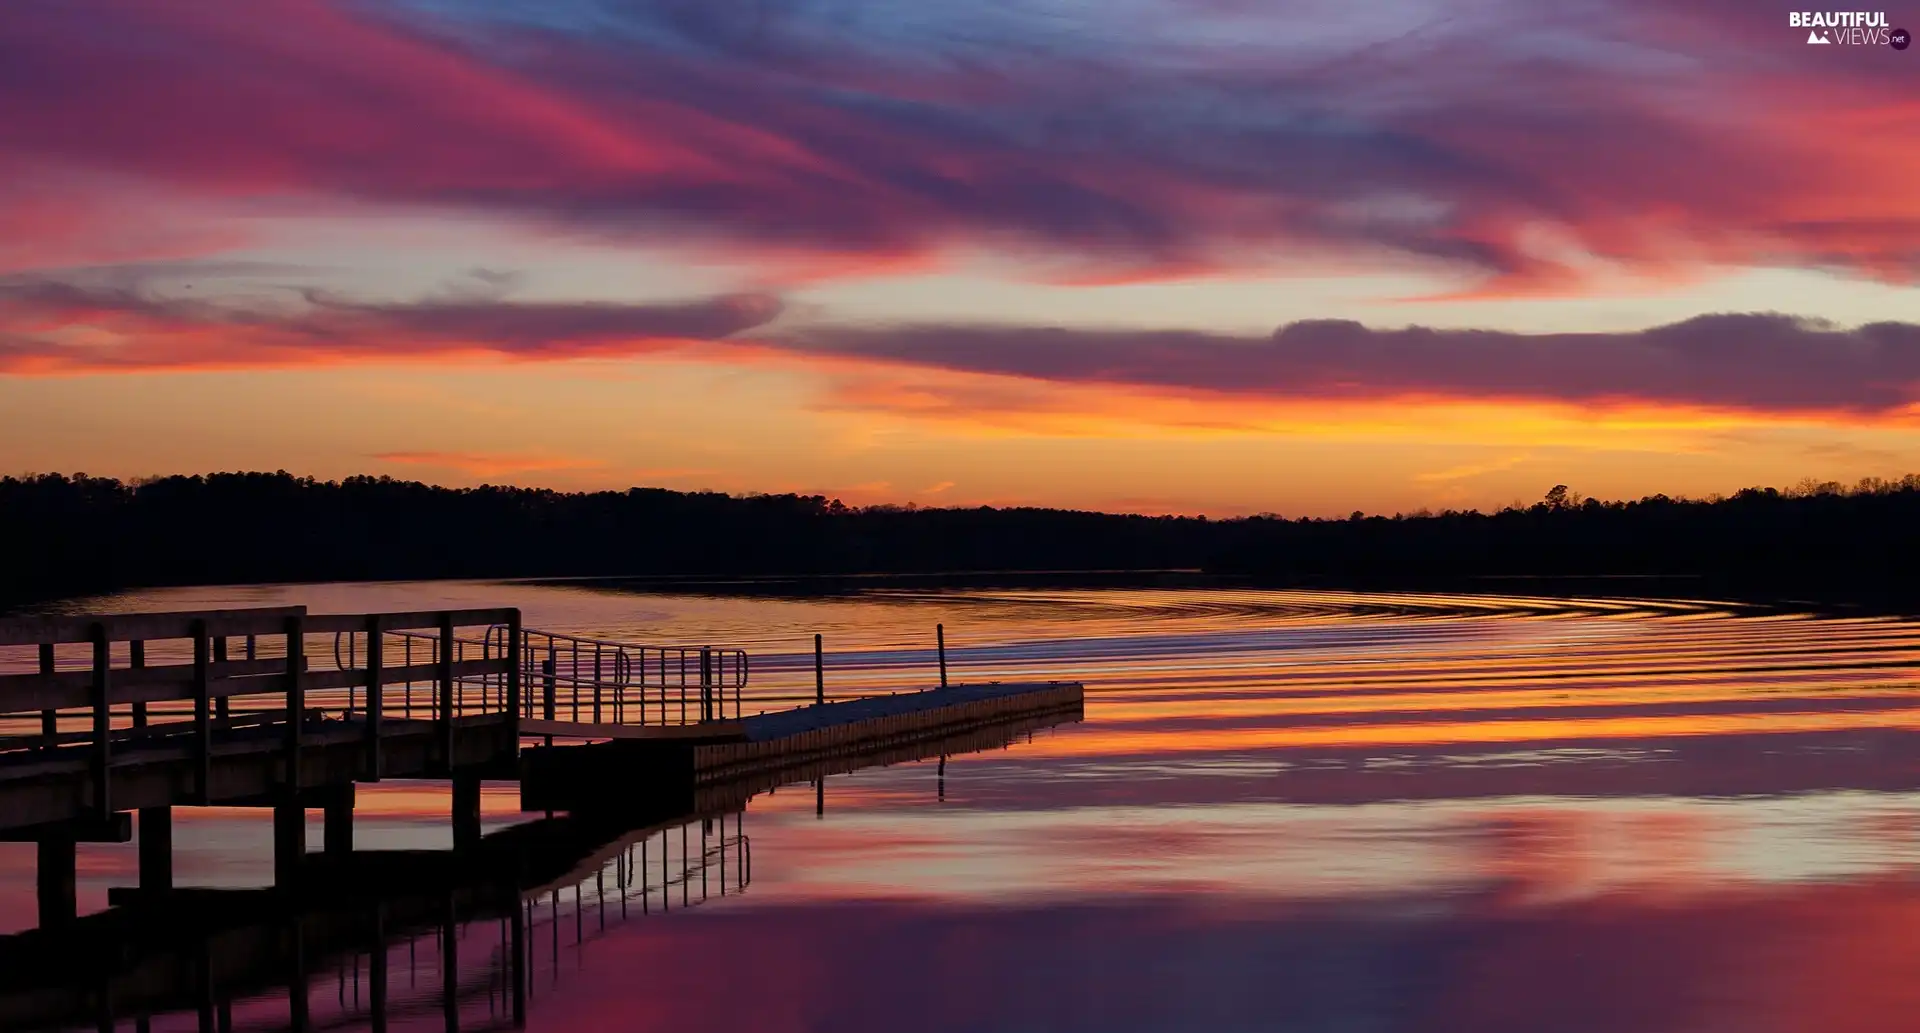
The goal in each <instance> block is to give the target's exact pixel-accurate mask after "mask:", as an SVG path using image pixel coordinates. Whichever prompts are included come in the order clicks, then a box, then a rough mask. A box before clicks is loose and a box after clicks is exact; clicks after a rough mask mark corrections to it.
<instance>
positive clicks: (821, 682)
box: [813, 634, 827, 707]
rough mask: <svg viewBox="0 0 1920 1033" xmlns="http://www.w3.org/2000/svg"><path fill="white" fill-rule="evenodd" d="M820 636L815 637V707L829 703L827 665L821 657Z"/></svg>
mask: <svg viewBox="0 0 1920 1033" xmlns="http://www.w3.org/2000/svg"><path fill="white" fill-rule="evenodd" d="M820 649H821V643H820V636H819V635H817V634H816V635H815V636H813V705H814V706H816V707H817V706H820V705H821V704H823V703H825V702H826V701H827V665H826V663H825V659H824V657H822V656H821V652H820Z"/></svg>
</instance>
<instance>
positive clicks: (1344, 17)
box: [0, 0, 1920, 294]
mask: <svg viewBox="0 0 1920 1033" xmlns="http://www.w3.org/2000/svg"><path fill="white" fill-rule="evenodd" d="M1777 13H1778V12H1775V11H1773V10H1771V9H1769V10H1766V11H1760V10H1758V9H1755V8H1751V6H1750V5H1745V6H1742V5H1729V4H1714V5H1704V6H1697V7H1696V6H1689V7H1688V8H1686V9H1676V8H1672V7H1670V6H1661V7H1659V8H1648V9H1641V8H1640V7H1639V6H1637V5H1635V4H1632V3H1625V2H1622V3H1605V2H1594V0H1589V2H1583V3H1579V4H1573V5H1556V6H1555V7H1553V8H1552V9H1551V10H1549V9H1546V8H1541V7H1539V6H1538V5H1526V4H1519V3H1492V4H1484V5H1473V6H1471V7H1466V6H1460V5H1440V4H1424V5H1423V4H1410V5H1395V6H1394V7H1393V9H1392V10H1391V12H1379V13H1376V14H1375V15H1372V16H1364V15H1363V14H1360V13H1355V12H1354V11H1352V10H1350V9H1349V8H1347V7H1342V6H1338V5H1326V4H1292V5H1275V6H1274V7H1272V8H1271V9H1270V10H1268V9H1261V10H1254V9H1251V8H1246V7H1245V6H1244V5H1237V4H1235V5H1227V4H1212V3H1199V2H1192V3H1173V2H1164V3H1137V4H1127V5H1122V6H1121V7H1119V8H1116V9H1114V10H1112V11H1108V10H1106V9H1105V8H1102V9H1100V10H1099V11H1097V12H1096V11H1095V10H1094V9H1093V8H1088V7H1085V6H1084V5H1076V4H1056V3H1041V2H1023V3H1013V4H996V5H981V4H960V5H953V6H952V7H951V9H943V10H940V11H930V10H917V9H910V8H901V7H898V6H897V5H891V4H880V3H851V4H849V3H832V4H827V3H814V2H794V3H783V4H774V5H758V6H756V7H754V8H752V9H751V10H750V11H749V10H748V9H742V8H735V7H730V6H725V5H722V6H718V7H712V8H702V9H700V10H698V11H696V10H695V9H694V7H692V6H689V5H683V4H651V3H647V4H639V3H595V4H573V5H568V6H565V7H563V8H560V9H558V10H557V12H548V13H546V14H545V15H543V16H541V17H537V18H536V17H531V16H530V15H528V14H527V13H526V10H525V9H523V8H519V7H513V8H502V7H499V6H497V5H496V6H488V5H448V4H429V5H414V6H396V5H394V4H380V3H365V4H350V3H346V2H337V3H329V2H324V0H268V2H250V3H240V2H236V0H221V2H213V3H205V4H193V5H165V6H157V7H156V6H153V5H147V4H138V3H133V2H131V0H71V2H68V3H61V4H47V3H21V4H9V5H6V6H5V7H4V8H0V67H3V68H5V69H7V72H6V73H5V77H4V79H0V124H5V125H6V127H7V129H6V136H5V145H4V146H5V158H6V165H7V167H8V168H9V169H18V170H23V171H32V172H33V173H34V174H35V175H36V176H38V177H40V178H41V179H42V180H45V179H47V177H50V176H55V175H56V174H58V173H65V172H84V173H86V174H87V175H88V176H92V177H96V182H95V185H94V186H93V187H91V188H89V189H88V191H86V192H84V193H83V194H81V195H79V196H78V197H75V198H73V199H72V200H71V205H70V207H71V208H72V210H73V212H74V214H73V215H72V216H71V217H60V218H57V219H54V220H51V221H48V220H46V219H41V218H37V217H31V213H32V212H33V210H34V207H33V203H32V199H31V197H27V198H21V197H16V196H11V195H10V194H8V193H5V192H0V222H4V223H5V224H8V225H13V226H16V227H19V228H20V229H22V230H23V231H24V232H27V233H29V234H33V235H36V236H38V237H44V238H46V239H48V240H53V239H55V238H58V237H61V236H62V235H67V236H70V235H72V234H73V233H75V232H82V233H84V234H88V235H95V236H98V235H102V234H103V233H104V231H103V230H101V229H100V227H101V225H102V224H103V222H104V220H105V216H106V213H109V212H115V211H118V212H121V213H127V212H129V209H128V208H127V206H126V205H125V204H124V197H125V196H126V195H125V194H124V192H123V191H121V189H120V188H119V187H116V186H115V185H114V183H116V182H119V181H121V180H124V181H128V182H132V183H136V184H141V185H142V187H143V188H152V189H165V190H169V191H175V192H179V193H182V194H184V195H187V196H201V197H206V198H215V199H222V200H225V201H236V200H238V201H245V202H247V203H249V204H255V205H257V204H261V203H271V204H273V205H277V206H295V207H300V206H306V207H310V208H312V207H318V208H322V209H323V208H324V207H325V205H326V204H328V203H330V202H340V201H351V202H354V203H360V204H369V203H370V204H379V205H389V206H397V207H402V208H408V209H421V210H434V211H444V212H462V213H467V214H468V215H469V216H471V217H480V218H500V219H509V220H518V221H524V222H527V223H529V224H532V225H539V226H543V227H547V228H550V229H552V230H556V231H561V232H564V233H567V234H588V235H594V236H599V237H609V238H615V239H627V240H646V241H649V242H656V241H658V240H660V239H661V238H663V237H669V238H672V239H676V240H679V241H681V242H683V243H686V244H688V245H689V246H692V245H696V244H698V245H710V244H714V243H721V244H725V245H727V246H730V247H733V248H736V249H738V250H739V251H740V252H742V253H747V254H754V255H757V256H764V257H765V258H766V260H767V261H768V262H769V263H770V264H772V265H774V266H780V265H782V264H783V263H785V266H786V267H787V268H790V269H791V268H798V269H801V270H803V271H804V270H808V269H812V270H816V272H815V274H816V275H819V274H822V273H821V272H820V271H824V274H826V275H836V274H837V275H848V274H857V273H858V271H860V270H861V269H863V268H866V267H867V266H866V264H865V263H867V262H875V263H881V264H884V265H886V266H887V267H896V268H897V267H898V266H899V263H901V262H903V261H906V262H910V261H912V258H911V256H915V255H922V256H924V255H927V254H931V253H939V252H942V251H944V250H946V249H950V248H992V249H997V250H1000V251H1003V252H1007V253H1024V254H1028V255H1031V256H1033V257H1034V258H1035V259H1036V260H1038V261H1040V262H1041V263H1042V265H1043V267H1044V268H1045V269H1046V270H1047V272H1046V275H1048V276H1050V277H1054V278H1057V279H1060V280H1062V281H1063V282H1113V281H1115V280H1121V281H1124V280H1125V279H1127V278H1130V277H1145V278H1164V277H1170V276H1183V275H1190V274H1192V273H1195V272H1201V271H1207V270H1219V269H1228V268H1235V267H1241V266H1245V265H1247V264H1249V263H1260V262H1265V261H1270V260H1271V257H1272V256H1273V254H1274V253H1275V251H1276V249H1280V250H1281V251H1283V252H1285V253H1287V254H1289V255H1292V256H1294V257H1295V259H1296V260H1305V261H1312V260H1313V259H1314V256H1316V255H1319V256H1328V255H1334V254H1338V255H1343V256H1346V257H1345V259H1344V260H1348V261H1351V260H1354V259H1355V258H1356V257H1359V258H1362V259H1367V256H1372V257H1371V259H1367V260H1373V261H1392V262H1406V261H1413V262H1418V263H1425V264H1430V265H1435V266H1439V267H1444V268H1452V269H1457V270H1460V271H1462V272H1464V273H1469V274H1472V275H1473V276H1476V277H1478V278H1479V280H1480V283H1479V285H1478V286H1476V287H1472V288H1469V292H1470V293H1477V294H1487V293H1493V294H1509V293H1517V292H1519V293H1524V292H1542V291H1546V292H1564V291H1574V290H1582V289H1587V288H1588V287H1590V286H1591V284H1592V283H1593V282H1595V279H1596V277H1603V276H1604V274H1606V273H1607V271H1608V270H1615V269H1621V270H1628V271H1633V272H1636V273H1641V274H1654V275H1669V274H1674V275H1677V274H1679V273H1681V272H1683V271H1684V270H1686V269H1688V268H1692V267H1695V266H1698V265H1701V264H1708V263H1711V264H1714V265H1717V266H1740V265H1750V266H1781V265H1785V266H1808V267H1833V268H1842V269H1846V270H1850V271H1852V272H1855V273H1859V274H1863V275H1868V276H1874V277H1881V278H1887V279H1893V280H1901V281H1911V280H1912V279H1913V277H1914V273H1915V254H1914V248H1913V244H1912V242H1913V240H1914V239H1915V238H1916V235H1920V199H1916V198H1915V195H1914V194H1913V192H1912V191H1911V189H1910V185H1911V183H1913V182H1914V181H1916V179H1920V145H1916V144H1915V143H1914V141H1915V139H1916V138H1917V137H1916V135H1915V134H1914V132H1913V129H1914V128H1915V125H1916V121H1920V111H1916V110H1915V109H1914V107H1913V105H1911V104H1910V103H1908V102H1906V101H1904V100H1903V99H1902V98H1903V96H1904V95H1903V94H1902V93H1901V92H1900V90H1899V83H1900V80H1899V79H1898V78H1897V77H1895V76H1893V74H1892V72H1890V71H1889V70H1888V69H1886V68H1882V67H1880V65H1883V64H1885V62H1875V61H1873V60H1871V57H1872V55H1866V54H1860V53H1849V54H1844V55H1842V54H1832V53H1818V54H1816V53H1809V52H1808V50H1809V48H1806V47H1804V46H1795V45H1794V44H1796V43H1797V41H1796V40H1793V39H1790V38H1788V36H1787V35H1786V34H1785V33H1784V30H1781V29H1780V28H1779V25H1778V24H1777V23H1779V22H1780V21H1781V19H1779V18H1778V17H1777ZM107 25H111V26H113V31H101V27H102V26H107ZM1383 39H1385V40H1390V41H1391V42H1390V43H1389V44H1382V42H1381V41H1382V40H1383ZM1835 49H1836V50H1851V49H1852V48H1835ZM76 126H84V127H86V130H85V131H84V132H78V131H75V128H74V127H76ZM116 177H117V178H116ZM241 225H242V224H241V223H240V222H239V221H236V222H235V223H234V224H233V225H232V226H209V227H206V228H205V232H206V234H207V235H208V239H218V236H219V234H220V232H221V231H222V230H225V231H227V232H241V231H242V230H241ZM76 227H78V229H76ZM187 242H188V241H187V240H186V239H183V241H182V243H183V244H186V243H187ZM796 254H797V255H804V256H811V257H810V259H809V262H810V263H812V264H806V263H803V264H801V265H798V266H795V265H792V258H793V256H794V255H796ZM782 256H786V257H785V258H782Z"/></svg>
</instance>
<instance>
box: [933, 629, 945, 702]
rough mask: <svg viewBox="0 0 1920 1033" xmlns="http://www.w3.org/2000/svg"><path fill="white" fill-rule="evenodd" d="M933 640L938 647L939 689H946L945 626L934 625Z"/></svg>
mask: <svg viewBox="0 0 1920 1033" xmlns="http://www.w3.org/2000/svg"><path fill="white" fill-rule="evenodd" d="M933 638H934V641H935V642H936V643H938V644H939V647H940V687H941V688H943V689H944V688H946V687H947V626H946V625H945V624H935V625H934V626H933Z"/></svg>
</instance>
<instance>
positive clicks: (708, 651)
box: [700, 646, 713, 722]
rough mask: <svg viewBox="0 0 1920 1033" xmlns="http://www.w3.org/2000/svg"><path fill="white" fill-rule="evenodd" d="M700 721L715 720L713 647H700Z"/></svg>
mask: <svg viewBox="0 0 1920 1033" xmlns="http://www.w3.org/2000/svg"><path fill="white" fill-rule="evenodd" d="M700 720H701V721H702V722H706V721H711V720H713V647H711V646H701V647H700Z"/></svg>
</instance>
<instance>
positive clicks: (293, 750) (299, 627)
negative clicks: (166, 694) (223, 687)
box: [223, 614, 307, 850]
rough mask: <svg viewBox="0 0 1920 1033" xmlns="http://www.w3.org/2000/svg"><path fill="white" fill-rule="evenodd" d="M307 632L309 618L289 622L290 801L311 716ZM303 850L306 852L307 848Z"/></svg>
mask: <svg viewBox="0 0 1920 1033" xmlns="http://www.w3.org/2000/svg"><path fill="white" fill-rule="evenodd" d="M306 630H307V626H306V618H305V617H302V616H300V615H298V614H295V615H294V616H292V617H288V618H287V729H286V740H287V744H286V750H287V793H288V798H289V799H290V800H291V799H297V798H298V797H299V795H300V739H301V733H302V732H303V731H304V730H305V725H306V716H307V638H306ZM223 700H224V697H223ZM296 806H297V804H296ZM304 834H305V833H302V835H304ZM302 849H303V850H304V849H305V847H304V845H303V846H302Z"/></svg>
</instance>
